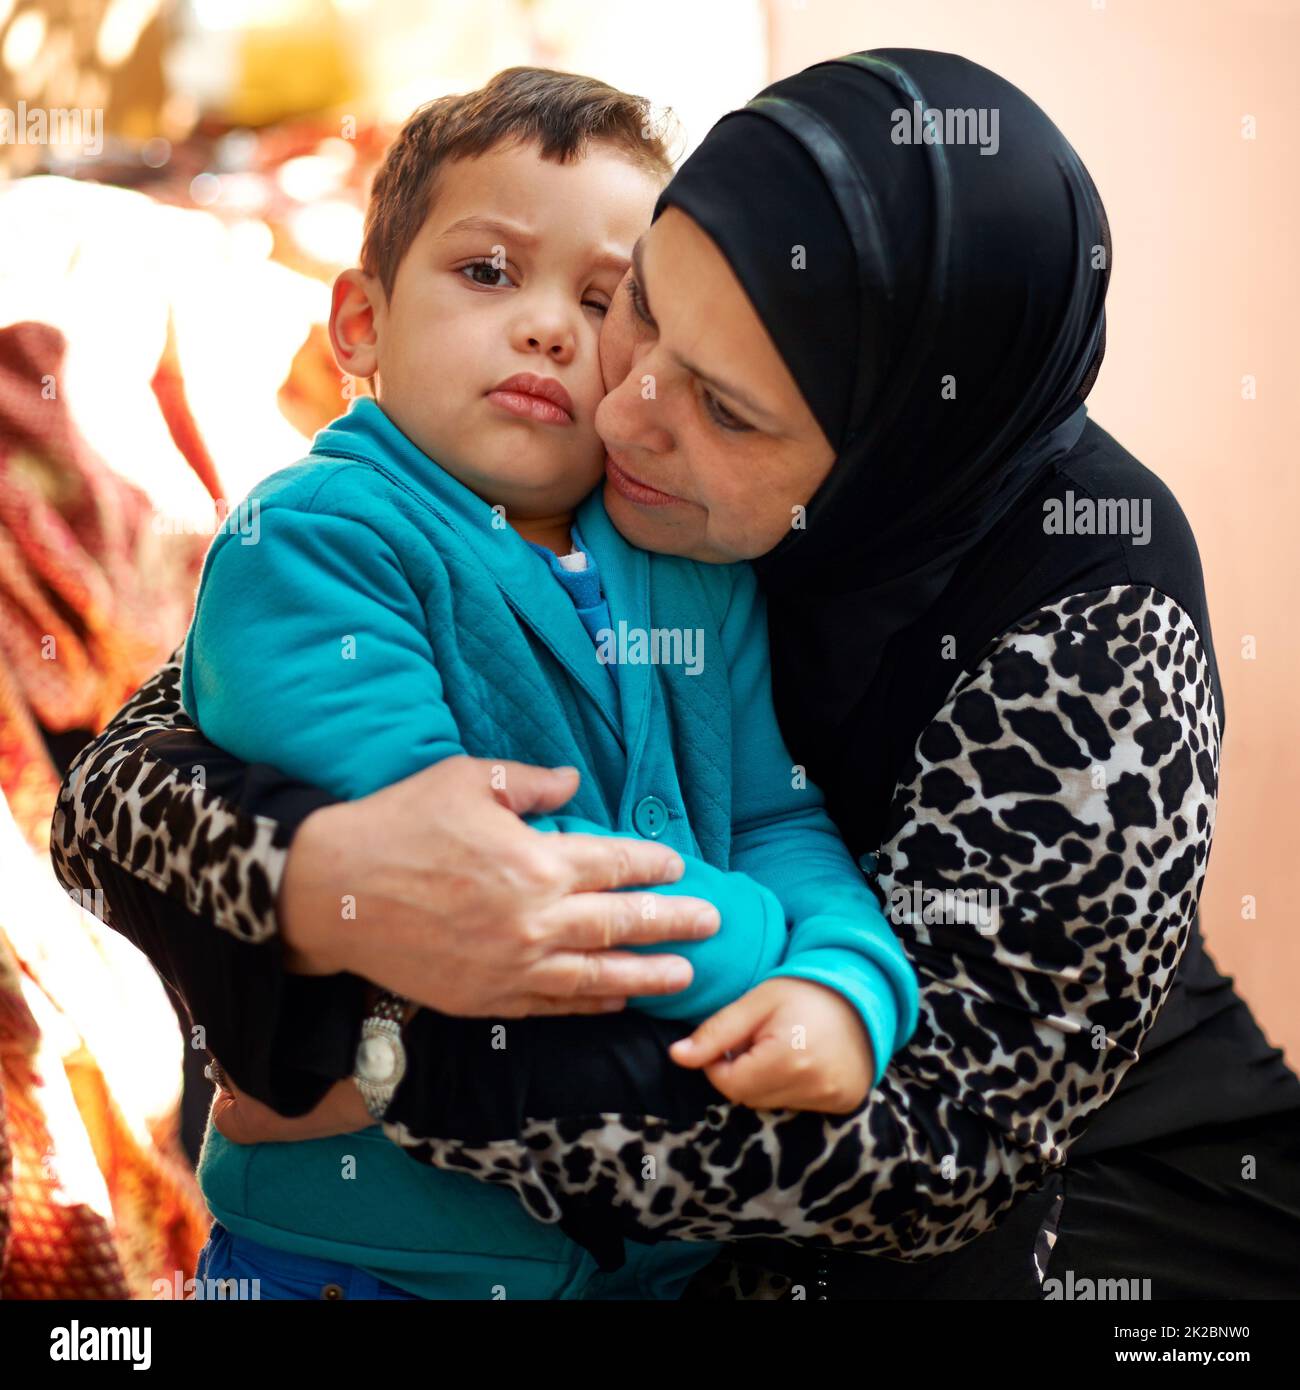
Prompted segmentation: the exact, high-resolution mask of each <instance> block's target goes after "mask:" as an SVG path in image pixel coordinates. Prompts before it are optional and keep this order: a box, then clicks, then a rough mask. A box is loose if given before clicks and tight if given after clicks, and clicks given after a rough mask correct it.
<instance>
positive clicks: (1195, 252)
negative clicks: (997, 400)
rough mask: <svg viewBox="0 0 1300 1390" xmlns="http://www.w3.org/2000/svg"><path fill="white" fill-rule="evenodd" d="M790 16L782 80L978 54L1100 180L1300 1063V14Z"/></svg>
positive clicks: (1109, 2)
mask: <svg viewBox="0 0 1300 1390" xmlns="http://www.w3.org/2000/svg"><path fill="white" fill-rule="evenodd" d="M769 17H770V25H771V38H772V76H773V77H774V78H775V77H781V76H785V75H786V74H788V73H791V72H796V71H798V70H799V69H800V68H802V67H806V66H807V65H808V64H809V63H813V62H817V61H818V60H820V59H823V58H829V57H833V56H835V55H836V54H837V53H842V52H849V51H852V50H854V49H862V48H880V47H890V46H893V47H910V48H937V49H944V50H947V51H949V52H955V53H961V54H964V55H965V56H966V57H968V58H971V59H973V60H974V61H976V62H979V63H983V64H984V65H986V66H987V67H990V68H993V69H995V70H996V71H998V72H1000V73H1002V74H1003V75H1004V76H1005V77H1007V78H1009V79H1010V80H1011V81H1012V82H1014V83H1016V84H1017V86H1019V87H1021V88H1022V89H1023V90H1024V91H1025V92H1027V93H1028V94H1029V95H1030V96H1031V97H1032V98H1033V99H1034V100H1035V101H1036V102H1038V104H1039V105H1040V106H1042V107H1043V109H1044V110H1045V111H1047V113H1048V114H1049V115H1050V116H1051V117H1052V118H1053V119H1054V120H1055V121H1056V122H1057V123H1058V124H1059V125H1060V127H1061V128H1062V130H1064V132H1065V133H1066V135H1067V137H1068V138H1069V139H1070V141H1071V143H1072V144H1073V145H1074V146H1075V148H1076V149H1077V150H1078V151H1079V154H1080V155H1081V157H1082V158H1083V160H1084V162H1085V164H1087V166H1088V168H1089V170H1090V171H1091V173H1092V176H1093V178H1094V180H1095V181H1096V183H1097V187H1098V188H1099V189H1100V191H1101V195H1102V197H1103V199H1104V200H1105V203H1106V208H1107V212H1108V215H1109V217H1110V224H1111V232H1112V237H1113V242H1114V263H1113V273H1112V278H1111V285H1110V294H1109V299H1108V335H1107V336H1108V346H1107V354H1106V362H1105V365H1104V367H1103V368H1102V373H1101V377H1100V379H1099V381H1098V383H1097V386H1096V388H1095V389H1094V390H1093V393H1092V396H1091V397H1090V399H1089V403H1088V404H1089V409H1090V411H1091V412H1092V414H1093V416H1094V418H1095V419H1096V420H1097V421H1098V422H1099V423H1100V424H1101V425H1103V426H1104V427H1105V428H1106V429H1107V430H1109V431H1110V432H1111V433H1112V434H1113V435H1114V436H1115V437H1116V438H1117V439H1118V440H1119V441H1120V442H1121V443H1122V444H1123V445H1124V446H1125V447H1126V448H1128V449H1129V450H1130V451H1131V452H1133V453H1134V454H1135V455H1137V457H1138V458H1139V459H1141V460H1142V462H1143V463H1145V464H1146V465H1147V466H1148V467H1149V468H1151V469H1153V470H1154V471H1155V472H1156V473H1158V474H1159V475H1160V476H1161V477H1162V478H1164V480H1165V481H1166V482H1167V483H1168V484H1169V485H1170V487H1171V488H1172V489H1173V491H1174V493H1175V495H1176V496H1177V497H1178V499H1179V500H1180V502H1181V503H1182V505H1183V508H1184V510H1185V511H1186V512H1187V515H1188V517H1189V519H1190V521H1191V523H1192V526H1193V528H1194V530H1195V532H1196V536H1197V539H1198V542H1199V545H1200V550H1201V558H1202V561H1203V563H1204V567H1205V577H1206V586H1207V590H1208V593H1209V599H1210V615H1211V617H1210V621H1211V624H1212V627H1213V632H1214V642H1215V650H1216V653H1217V655H1218V659H1219V666H1220V672H1221V675H1222V680H1223V686H1224V703H1225V705H1226V710H1227V736H1226V738H1225V741H1224V750H1223V767H1222V781H1221V796H1220V801H1219V817H1218V826H1217V832H1216V835H1215V843H1214V850H1213V853H1212V855H1211V859H1210V870H1209V875H1208V878H1207V882H1206V888H1205V894H1204V897H1203V899H1202V919H1201V920H1202V926H1203V928H1204V931H1205V935H1206V939H1207V942H1208V944H1209V948H1210V951H1211V954H1212V955H1213V956H1214V958H1215V959H1216V961H1217V962H1218V964H1219V966H1220V968H1221V969H1222V970H1223V971H1224V972H1225V973H1229V974H1232V975H1234V976H1235V977H1236V980H1237V984H1238V988H1239V990H1240V991H1241V993H1242V994H1243V995H1244V996H1245V998H1246V999H1247V1000H1249V1001H1250V1003H1251V1005H1252V1007H1253V1008H1254V1010H1255V1013H1256V1016H1257V1018H1258V1019H1259V1021H1260V1024H1261V1026H1262V1027H1263V1029H1264V1031H1265V1032H1266V1033H1267V1034H1268V1036H1269V1038H1270V1039H1271V1040H1272V1041H1273V1042H1274V1043H1275V1044H1276V1045H1278V1046H1280V1047H1284V1048H1285V1049H1286V1051H1287V1055H1288V1058H1289V1060H1290V1062H1291V1063H1292V1065H1293V1066H1294V1065H1300V1009H1298V1008H1297V1007H1296V999H1297V995H1298V994H1300V924H1298V922H1297V917H1298V916H1300V914H1298V913H1297V908H1296V904H1297V903H1298V902H1300V872H1298V871H1300V846H1298V845H1297V828H1298V817H1297V815H1296V808H1297V804H1298V803H1300V736H1298V735H1297V730H1296V721H1297V718H1298V717H1300V714H1298V711H1297V706H1300V696H1298V694H1297V691H1298V690H1300V621H1298V620H1297V616H1296V607H1295V605H1296V604H1297V603H1300V584H1298V583H1297V580H1298V579H1300V545H1298V544H1297V534H1296V532H1297V525H1298V523H1300V507H1298V505H1297V503H1298V502H1300V496H1298V494H1300V485H1298V484H1297V472H1298V471H1300V468H1298V465H1300V457H1298V442H1300V399H1298V398H1297V392H1296V386H1295V375H1296V372H1297V370H1300V328H1298V325H1300V273H1298V272H1297V268H1296V256H1297V253H1300V158H1297V154H1298V152H1300V75H1298V74H1297V72H1296V66H1297V61H1298V60H1300V3H1296V2H1295V0H1236V3H1229V0H1218V3H1210V2H1209V0H1106V2H1105V3H1099V0H996V2H993V0H908V2H907V3H906V4H888V5H886V4H874V3H853V0H844V2H843V3H838V2H837V0H770V4H769ZM1247 115H1249V116H1253V117H1254V118H1255V124H1256V138H1255V139H1253V140H1248V139H1244V138H1243V136H1242V118H1243V117H1244V116H1247ZM1288 373H1290V374H1291V375H1289V376H1288ZM1247 375H1251V376H1253V377H1254V378H1255V382H1256V399H1254V400H1244V399H1243V398H1242V389H1243V388H1242V378H1243V377H1244V376H1247ZM1248 636H1250V637H1253V638H1254V639H1255V652H1256V655H1255V657H1254V659H1247V657H1246V656H1245V655H1244V654H1243V648H1244V645H1245V644H1244V639H1245V638H1247V637H1248ZM1245 895H1251V896H1253V898H1254V899H1255V902H1256V912H1257V916H1256V918H1255V920H1243V915H1242V912H1243V908H1242V900H1243V897H1244V896H1245Z"/></svg>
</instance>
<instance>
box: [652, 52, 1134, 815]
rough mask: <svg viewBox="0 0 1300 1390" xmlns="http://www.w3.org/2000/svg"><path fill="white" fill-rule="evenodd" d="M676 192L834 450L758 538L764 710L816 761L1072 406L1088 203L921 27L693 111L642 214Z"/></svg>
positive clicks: (1098, 345)
mask: <svg viewBox="0 0 1300 1390" xmlns="http://www.w3.org/2000/svg"><path fill="white" fill-rule="evenodd" d="M918 103H919V107H918V106H917V104H918ZM930 110H934V111H936V112H938V113H939V114H938V118H937V119H938V129H937V131H936V130H935V126H934V120H935V118H933V117H930V118H927V117H926V116H925V114H924V113H925V112H927V111H930ZM949 111H952V112H956V113H959V114H958V116H956V117H954V118H953V119H954V121H955V122H958V123H957V124H953V125H951V126H950V125H949V119H948V116H947V113H948V112H949ZM927 127H928V128H929V130H930V133H931V136H932V137H933V135H934V134H936V133H937V134H938V135H939V137H940V138H941V139H945V140H948V141H949V143H925V138H926V130H927ZM918 136H919V141H918ZM962 136H964V137H965V138H964V139H962V138H961V137H962ZM670 206H675V207H679V208H680V209H682V211H684V212H686V213H687V214H688V215H689V216H690V217H692V218H693V219H694V220H695V221H696V222H697V223H698V224H699V226H700V227H701V228H702V229H703V230H704V231H705V232H707V233H708V234H709V236H710V237H711V238H712V239H713V241H714V242H715V243H716V244H717V246H718V248H719V250H720V251H721V252H722V254H723V255H724V256H725V257H726V259H727V261H728V263H729V264H730V265H731V267H732V269H733V270H734V271H735V273H736V276H737V278H738V279H739V280H740V283H741V284H742V286H743V287H744V289H745V291H746V293H747V294H748V295H749V298H750V300H751V301H752V303H753V304H754V307H755V309H756V310H757V312H758V314H759V316H760V317H761V318H762V320H763V322H764V324H765V325H766V327H767V329H768V332H769V333H770V335H771V337H772V340H773V342H774V343H775V345H776V347H777V349H778V351H779V352H780V354H781V356H782V358H783V360H784V361H785V363H786V365H787V366H788V367H789V369H790V372H791V374H792V375H793V376H794V379H795V381H796V382H797V384H798V386H799V388H800V390H801V391H802V393H803V395H804V398H805V400H806V401H807V403H808V405H809V407H810V409H811V410H812V412H813V414H814V416H815V417H816V419H817V421H818V422H819V424H820V425H821V427H822V429H823V431H824V432H825V434H826V436H827V438H828V439H829V440H830V441H831V444H832V445H833V446H834V448H835V450H836V455H837V457H836V462H835V464H834V466H833V467H832V469H831V472H830V474H829V475H828V477H827V478H826V480H825V482H824V483H823V484H822V486H821V488H820V489H819V490H818V492H817V493H816V495H815V496H814V497H813V498H812V499H811V501H810V503H809V505H808V507H807V514H806V518H805V524H803V525H802V526H799V525H796V526H795V527H794V528H792V530H791V531H790V533H789V534H788V535H787V536H786V537H785V538H784V539H783V540H782V541H781V542H780V544H778V545H777V546H776V548H775V549H773V550H772V551H771V552H769V553H768V554H767V555H765V556H762V557H761V558H759V559H758V560H757V561H756V562H755V568H756V569H757V571H758V574H759V577H760V580H761V582H762V584H763V587H764V589H765V591H766V593H767V596H768V609H769V624H770V629H771V636H772V665H773V684H774V690H775V694H776V700H777V707H778V713H779V714H780V716H781V721H782V727H783V729H784V730H785V733H786V737H787V739H788V740H789V741H790V743H791V745H792V748H793V751H794V753H795V756H796V757H797V758H798V757H800V756H801V754H803V753H804V751H805V750H806V749H807V750H813V751H814V756H812V757H805V758H804V761H806V762H807V763H808V766H809V770H810V772H812V774H813V775H814V777H815V778H816V779H817V780H819V781H822V782H823V783H825V782H826V781H827V780H833V778H834V763H835V761H836V757H835V750H836V749H837V748H839V747H842V743H843V741H842V739H841V738H840V734H841V731H844V730H846V729H848V728H850V727H852V726H855V725H859V724H860V723H861V721H862V720H863V719H864V718H870V716H871V715H872V714H873V713H879V712H880V709H881V706H882V689H883V685H884V684H886V683H888V684H891V685H892V684H893V683H894V681H893V678H894V675H895V673H894V672H893V671H892V669H891V665H890V661H889V659H888V658H887V650H888V649H889V647H890V643H891V641H893V640H894V639H895V638H897V637H898V636H899V634H901V633H904V632H905V631H906V630H908V629H910V628H911V627H912V626H914V625H915V624H916V622H917V620H918V619H919V618H920V617H921V616H922V615H924V614H926V613H927V612H928V611H929V610H931V609H932V607H933V606H934V605H935V604H936V602H937V600H938V599H939V598H940V596H941V595H942V594H943V593H944V591H945V589H947V588H948V586H949V585H950V583H951V581H952V579H953V576H954V573H955V572H956V571H957V569H958V567H959V565H960V564H961V562H962V560H963V558H964V557H965V556H967V555H968V554H969V553H970V552H971V551H972V549H973V548H975V547H976V546H978V545H979V543H980V542H981V541H982V540H983V539H984V538H985V537H987V536H988V535H989V534H990V532H991V531H993V529H994V528H995V526H996V525H997V523H998V522H999V520H1000V519H1002V518H1003V517H1004V516H1005V515H1006V514H1007V512H1008V510H1009V509H1010V508H1012V507H1013V506H1014V504H1015V503H1016V502H1017V500H1018V499H1020V498H1022V497H1024V496H1025V495H1026V493H1027V492H1028V491H1029V490H1030V489H1032V488H1033V486H1034V484H1035V483H1036V482H1037V481H1038V480H1040V479H1041V478H1042V477H1043V475H1044V473H1045V472H1046V471H1049V470H1050V469H1051V468H1052V467H1053V464H1054V462H1055V461H1056V460H1058V459H1060V458H1062V457H1063V456H1065V455H1066V454H1067V453H1068V452H1069V451H1070V449H1071V448H1073V447H1074V445H1075V444H1076V443H1077V441H1078V440H1079V438H1080V436H1081V434H1082V432H1083V430H1084V426H1085V424H1086V423H1087V412H1086V410H1085V408H1084V407H1083V405H1082V401H1083V399H1084V397H1085V396H1086V395H1087V393H1088V391H1089V390H1090V389H1091V386H1092V383H1093V381H1094V380H1095V379H1096V375H1097V370H1098V368H1099V367H1100V364H1101V358H1102V354H1103V352H1104V350H1105V315H1104V308H1103V306H1104V302H1105V296H1106V286H1107V282H1108V279H1109V267H1110V242H1109V232H1108V228H1107V224H1106V215H1105V211H1104V209H1103V207H1102V204H1101V200H1100V198H1099V196H1098V194H1097V191H1096V189H1095V188H1094V186H1093V183H1092V180H1091V179H1090V178H1089V176H1088V173H1087V170H1086V169H1085V168H1084V167H1083V164H1082V163H1081V162H1080V160H1079V157H1078V156H1077V155H1076V154H1075V152H1074V151H1073V149H1071V147H1070V145H1069V144H1068V143H1067V141H1066V140H1065V138H1064V136H1062V134H1061V133H1060V131H1058V130H1057V128H1056V127H1055V126H1054V125H1053V124H1052V122H1051V121H1050V120H1049V119H1048V117H1047V116H1046V115H1045V114H1044V113H1043V112H1042V111H1041V110H1040V109H1039V108H1038V107H1037V106H1035V105H1034V103H1033V102H1032V101H1030V100H1029V98H1028V97H1026V96H1025V95H1024V93H1022V92H1020V91H1019V90H1017V89H1016V88H1015V87H1013V86H1012V85H1011V84H1010V83H1009V82H1007V81H1006V80H1005V79H1003V78H1001V77H999V76H998V75H997V74H996V73H993V72H990V71H988V70H987V69H986V68H982V67H980V66H979V65H978V64H975V63H972V62H969V61H968V60H967V59H965V58H961V57H958V56H956V55H954V54H948V53H932V52H928V51H925V50H920V49H879V50H875V51H872V52H867V53H854V54H849V55H847V56H846V57H843V58H839V59H836V60H834V61H831V62H825V63H818V64H816V65H814V66H813V67H810V68H808V69H806V70H805V71H803V72H801V73H798V74H796V75H795V76H793V77H789V78H785V79H783V80H782V81H780V82H776V83H774V84H773V85H772V86H770V87H768V88H766V89H765V90H764V91H763V92H761V93H760V94H759V95H758V96H757V97H755V98H754V100H753V101H751V102H750V103H749V104H748V105H747V106H745V107H743V108H742V109H740V110H738V111H733V112H731V113H729V114H728V115H726V116H724V117H723V118H722V119H721V120H720V121H719V122H718V123H717V124H716V125H715V126H714V127H713V128H712V130H710V132H709V133H708V135H707V136H706V137H705V139H704V141H703V143H702V144H701V145H700V146H699V148H698V149H697V150H696V151H695V152H694V153H693V154H692V155H691V156H690V158H689V159H688V160H687V161H686V162H685V163H684V164H683V166H682V168H681V169H680V170H679V172H678V173H677V175H676V177H675V178H674V179H673V180H672V182H671V183H670V184H669V185H668V187H667V188H666V189H665V190H664V192H663V194H662V195H661V197H660V199H659V202H658V204H657V206H656V208H655V216H656V218H657V217H658V216H659V215H660V214H661V213H662V212H663V210H664V209H665V208H667V207H670ZM949 669H950V671H951V667H950V668H949ZM904 703H906V702H904ZM932 712H933V711H928V712H927V711H925V710H920V711H919V715H920V718H921V719H922V721H923V720H924V718H925V717H926V716H927V714H928V713H932ZM876 732H877V734H878V735H879V736H882V737H884V738H886V739H888V738H889V737H891V735H893V734H895V733H898V734H901V733H902V732H903V731H895V730H891V729H888V728H877V730H876ZM816 750H820V756H818V755H817V752H816ZM886 771H887V768H886V766H885V764H884V763H881V764H880V773H881V776H880V778H879V780H880V781H881V782H882V783H883V782H884V781H887V780H888V778H887V776H886V775H885V774H886ZM860 790H869V791H874V792H880V793H886V794H887V792H888V790H889V788H888V787H886V786H884V785H881V786H879V787H876V788H873V789H870V788H860Z"/></svg>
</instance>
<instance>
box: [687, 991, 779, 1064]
mask: <svg viewBox="0 0 1300 1390" xmlns="http://www.w3.org/2000/svg"><path fill="white" fill-rule="evenodd" d="M769 1008H770V1005H768V1004H766V1003H765V1002H764V1001H763V1000H762V999H761V998H759V999H755V997H754V995H753V993H752V992H751V993H749V994H742V995H741V997H740V998H739V999H737V1000H736V1001H735V1003H734V1004H728V1005H727V1006H726V1008H724V1009H719V1010H718V1012H717V1013H716V1014H714V1015H713V1016H712V1017H710V1018H706V1019H705V1020H704V1022H703V1023H701V1024H700V1026H699V1027H698V1028H697V1029H696V1030H695V1031H694V1032H693V1033H692V1034H691V1035H690V1037H689V1038H682V1039H680V1040H679V1041H677V1042H675V1043H673V1045H672V1046H671V1047H670V1048H669V1049H668V1052H669V1055H670V1056H671V1057H672V1059H673V1061H674V1062H678V1063H680V1064H681V1065H682V1066H684V1067H705V1066H708V1065H709V1063H711V1062H716V1061H717V1060H718V1059H719V1058H720V1057H721V1056H722V1054H723V1053H724V1052H729V1051H731V1050H733V1049H735V1048H739V1047H740V1046H741V1045H742V1044H743V1043H747V1042H748V1041H749V1040H750V1038H751V1037H753V1035H754V1030H755V1028H757V1026H758V1025H759V1023H760V1022H762V1020H763V1019H764V1018H765V1017H766V1015H767V1013H768V1010H769Z"/></svg>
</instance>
